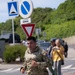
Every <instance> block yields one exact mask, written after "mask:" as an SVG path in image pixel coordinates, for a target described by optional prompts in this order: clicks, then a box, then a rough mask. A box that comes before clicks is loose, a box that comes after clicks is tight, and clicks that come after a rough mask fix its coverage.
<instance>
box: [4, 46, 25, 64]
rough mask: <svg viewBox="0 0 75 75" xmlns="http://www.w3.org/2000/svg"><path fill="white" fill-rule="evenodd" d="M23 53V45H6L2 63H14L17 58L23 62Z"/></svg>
mask: <svg viewBox="0 0 75 75" xmlns="http://www.w3.org/2000/svg"><path fill="white" fill-rule="evenodd" d="M25 51H26V47H25V46H23V45H14V46H10V45H6V49H5V52H4V61H5V62H7V63H10V62H14V61H15V59H16V58H17V57H20V59H21V61H23V59H24V53H25Z"/></svg>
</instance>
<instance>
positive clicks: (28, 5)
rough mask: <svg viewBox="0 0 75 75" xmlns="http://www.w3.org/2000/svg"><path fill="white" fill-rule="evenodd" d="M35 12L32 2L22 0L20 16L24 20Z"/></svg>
mask: <svg viewBox="0 0 75 75" xmlns="http://www.w3.org/2000/svg"><path fill="white" fill-rule="evenodd" d="M32 11H33V4H32V2H31V0H21V2H20V5H19V14H20V16H21V17H23V18H28V17H29V16H30V15H31V14H32Z"/></svg>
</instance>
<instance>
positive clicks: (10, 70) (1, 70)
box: [0, 68, 13, 72]
mask: <svg viewBox="0 0 75 75" xmlns="http://www.w3.org/2000/svg"><path fill="white" fill-rule="evenodd" d="M12 69H13V68H10V69H6V70H0V72H8V71H11V70H12Z"/></svg>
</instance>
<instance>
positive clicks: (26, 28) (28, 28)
mask: <svg viewBox="0 0 75 75" xmlns="http://www.w3.org/2000/svg"><path fill="white" fill-rule="evenodd" d="M21 26H22V28H23V30H24V32H25V33H26V35H27V37H29V36H32V33H33V31H34V27H35V24H22V25H21Z"/></svg>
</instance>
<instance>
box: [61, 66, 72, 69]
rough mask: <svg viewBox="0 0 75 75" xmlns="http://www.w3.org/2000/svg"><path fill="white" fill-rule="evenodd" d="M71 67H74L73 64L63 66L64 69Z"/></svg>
mask: <svg viewBox="0 0 75 75" xmlns="http://www.w3.org/2000/svg"><path fill="white" fill-rule="evenodd" d="M70 67H72V65H68V66H65V67H62V69H69V68H70Z"/></svg>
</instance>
